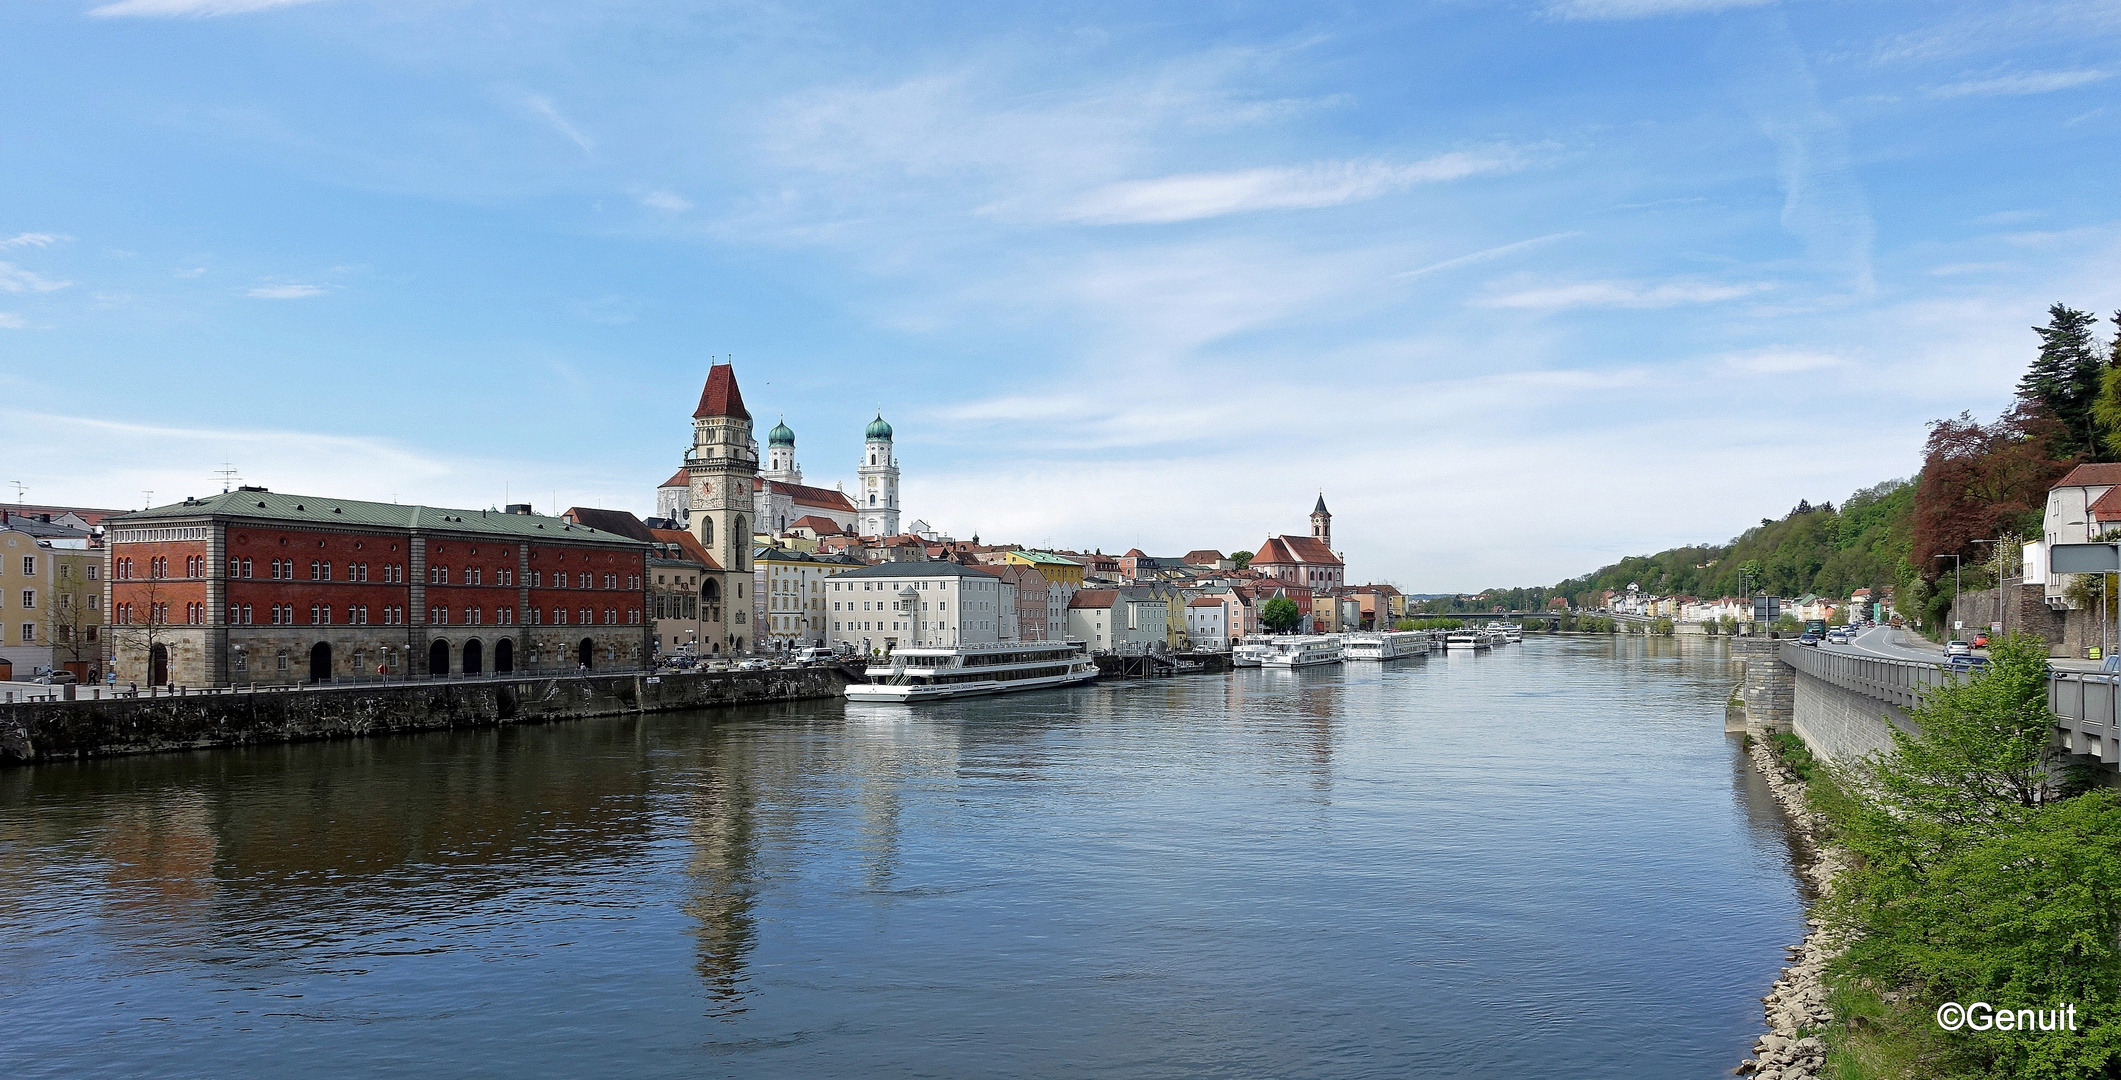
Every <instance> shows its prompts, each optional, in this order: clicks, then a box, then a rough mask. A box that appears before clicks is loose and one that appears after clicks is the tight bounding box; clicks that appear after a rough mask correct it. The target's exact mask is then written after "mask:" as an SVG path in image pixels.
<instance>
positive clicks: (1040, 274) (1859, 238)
mask: <svg viewBox="0 0 2121 1080" xmlns="http://www.w3.org/2000/svg"><path fill="white" fill-rule="evenodd" d="M0 39H4V40H5V41H7V42H8V43H9V45H8V47H7V49H6V55H7V58H8V59H7V62H6V63H5V64H0V103H4V106H5V107H4V108H0V178H4V179H0V429H4V430H6V431H7V432H8V439H7V442H6V444H5V449H4V450H0V484H8V485H10V486H8V487H6V488H0V495H4V496H5V497H6V498H7V499H8V500H9V501H13V500H14V496H15V492H16V489H15V488H14V487H13V486H12V485H13V484H16V483H19V484H20V485H21V498H22V499H25V500H27V501H28V502H32V503H52V504H67V505H87V506H109V507H119V508H125V507H136V506H141V505H146V504H147V502H148V500H150V499H151V500H152V501H153V502H154V503H156V504H160V503H166V502H171V501H175V500H177V499H180V498H182V497H184V496H187V495H204V494H208V493H211V492H215V491H218V490H220V486H221V480H220V479H219V478H217V476H216V470H219V469H221V468H223V466H224V464H226V465H227V466H228V467H230V468H233V469H234V470H235V472H236V474H237V475H239V476H240V477H241V479H242V480H243V481H244V482H247V483H254V484H263V485H266V486H268V487H271V488H273V489H275V490H281V491H294V492H314V493H318V494H334V495H339V496H342V497H348V498H371V499H386V500H387V499H397V500H400V501H405V502H414V501H419V502H427V503H431V504H437V505H444V506H460V507H485V506H494V505H500V504H501V503H503V502H507V501H530V502H533V503H535V504H536V505H537V506H538V507H539V508H540V509H541V510H544V509H551V508H552V507H554V506H557V507H560V508H565V507H567V506H571V505H580V506H601V507H615V508H622V509H630V510H633V511H635V512H636V513H640V514H642V515H644V516H645V515H646V514H648V513H650V512H652V511H653V509H654V489H655V487H656V485H657V484H659V483H661V482H662V481H663V480H664V479H665V478H667V477H668V476H669V475H670V474H671V473H672V472H673V471H674V470H675V469H676V468H677V467H678V464H679V462H680V460H681V458H682V456H683V454H684V451H685V448H686V447H687V446H688V444H689V442H690V417H691V412H692V409H693V407H694V405H695V404H696V403H697V401H698V397H699V392H700V386H701V383H702V382H703V380H704V378H705V375H706V371H707V368H708V366H709V365H710V364H711V363H714V362H715V361H716V360H717V359H730V360H733V362H734V363H735V365H736V371H737V376H738V379H739V381H740V383H741V385H742V388H743V394H744V399H745V401H746V403H747V404H748V405H749V407H750V410H751V412H752V414H753V416H754V418H755V420H756V422H757V426H758V427H759V428H760V429H761V430H763V429H764V428H766V427H769V426H771V425H772V424H773V422H774V421H775V420H776V419H779V418H781V417H784V416H785V418H786V420H787V422H788V424H789V426H790V427H792V428H793V429H794V430H795V431H796V433H797V452H798V458H799V460H800V461H801V463H802V465H803V468H804V471H805V473H806V478H807V479H808V480H809V482H811V483H813V484H821V485H824V486H830V485H831V484H833V483H834V482H845V483H848V484H851V483H852V482H853V479H854V465H855V462H856V459H857V457H858V455H859V453H860V449H861V432H862V428H863V426H864V425H865V424H866V423H867V422H868V420H869V419H870V418H871V416H873V415H875V414H876V412H877V411H878V410H881V411H882V413H883V415H884V416H885V417H886V418H887V419H889V420H890V421H891V422H892V424H893V426H894V427H895V428H896V431H897V448H898V454H899V458H900V462H901V466H902V468H903V470H904V479H903V490H904V520H905V521H906V522H911V521H912V520H913V519H916V518H918V519H922V520H925V521H927V522H929V523H931V524H932V525H933V526H935V527H936V528H939V529H941V530H943V531H945V532H947V533H950V534H951V535H954V536H957V537H959V538H961V539H966V538H970V537H971V536H973V535H975V534H977V535H978V536H979V537H980V538H981V539H982V540H984V541H986V542H989V543H994V542H1012V541H1013V542H1020V543H1025V544H1031V545H1056V546H1067V547H1078V548H1085V549H1087V548H1093V547H1095V548H1102V549H1104V550H1106V551H1124V550H1126V549H1128V548H1130V547H1136V546H1139V547H1141V548H1142V549H1144V550H1146V551H1148V552H1149V553H1151V554H1180V553H1183V552H1186V551H1189V550H1193V549H1197V548H1204V547H1207V548H1218V549H1221V550H1224V551H1232V550H1240V549H1242V550H1250V549H1253V548H1256V547H1257V546H1258V544H1259V542H1260V541H1261V540H1262V539H1264V538H1265V537H1267V536H1268V535H1271V534H1277V533H1284V532H1288V533H1298V534H1302V533H1305V532H1307V531H1308V523H1307V519H1306V515H1307V513H1308V512H1309V510H1310V508H1311V506H1312V503H1313V502H1314V500H1315V499H1317V498H1318V497H1319V495H1320V494H1321V493H1323V495H1324V497H1325V499H1326V502H1327V504H1328V505H1329V506H1330V507H1331V509H1332V511H1333V514H1334V522H1333V526H1334V545H1335V547H1337V548H1339V549H1341V550H1342V551H1343V553H1344V555H1345V557H1346V558H1347V560H1348V563H1349V571H1348V572H1349V580H1351V581H1387V582H1391V583H1393V584H1396V585H1398V586H1400V587H1401V588H1403V589H1407V590H1410V591H1421V592H1444V591H1457V590H1472V589H1478V588H1484V587H1489V586H1498V585H1528V584H1551V583H1553V582H1556V581H1558V580H1560V579H1562V578H1564V577H1568V576H1571V575H1575V574H1580V573H1583V572H1586V571H1589V570H1591V569H1594V568H1596V567H1597V566H1600V565H1602V564H1605V563H1608V562H1611V561H1613V560H1614V559H1616V558H1619V557H1621V556H1624V555H1628V554H1637V553H1646V552H1649V551H1653V550H1657V549H1661V548H1665V547H1670V546H1673V545H1676V544H1682V543H1697V542H1704V541H1708V542H1714V541H1722V540H1726V539H1728V538H1730V537H1731V536H1733V535H1735V534H1737V533H1739V532H1740V531H1742V530H1744V529H1745V528H1746V527H1748V526H1750V525H1754V524H1757V523H1758V521H1759V519H1760V518H1762V517H1779V516H1781V515H1782V514H1784V513H1786V512H1787V511H1788V509H1789V508H1790V507H1791V506H1793V505H1795V504H1796V503H1797V502H1798V500H1800V499H1809V500H1811V501H1813V502H1818V501H1820V500H1823V499H1824V500H1833V501H1837V502H1838V501H1839V500H1841V499H1842V498H1844V497H1846V496H1847V495H1848V494H1849V493H1850V492H1852V491H1854V490H1857V489H1859V488H1863V487H1867V486H1869V485H1871V484H1874V483H1877V482H1879V481H1881V480H1886V479H1890V478H1895V477H1904V476H1908V475H1911V474H1912V473H1914V472H1915V470H1916V469H1917V467H1918V466H1919V463H1920V450H1921V444H1922V440H1923V436H1924V425H1925V424H1926V423H1927V422H1928V421H1930V420H1933V419H1936V418H1939V417H1945V416H1951V415H1955V414H1957V413H1959V412H1960V411H1962V410H1971V411H1972V412H1973V413H1974V414H1975V415H1976V416H1980V417H1987V416H1992V415H1993V414H1995V413H1996V412H1997V411H1999V410H2000V409H2002V408H2003V407H2004V406H2005V405H2006V404H2007V403H2008V401H2009V398H2010V395H2011V391H2012V388H2013V387H2014V385H2015V383H2016V381H2017V379H2018V377H2019V375H2020V374H2021V373H2022V371H2023V370H2024V367H2025V364H2026V362H2027V360H2028V359H2029V358H2030V357H2031V355H2032V353H2033V348H2034V337H2033V335H2032V333H2031V331H2030V330H2029V329H2028V328H2029V327H2030V326H2032V325H2034V324H2036V323H2040V322H2044V321H2045V315H2044V312H2045V310H2046V308H2047V307H2048V305H2050V304H2052V303H2055V302H2058V301H2060V302H2066V303H2069V304H2071V305H2072V306H2075V307H2080V308H2090V309H2095V310H2098V311H2101V312H2111V311H2113V310H2114V309H2116V308H2121V59H2117V57H2121V48H2117V46H2121V2H2116V0H2103V2H2057V3H2012V2H1988V3H1967V4H1953V3H1888V2H1878V3H1870V2H1860V0H1838V2H1824V0H1821V2H1775V0H1524V2H1520V3H1492V4H1477V3H1454V2H1432V3H1421V2H1409V3H1404V4H1377V5H1353V4H1348V5H1323V4H1320V5H1305V4H1299V3H1287V2H1283V3H1271V4H1269V3H1261V4H1246V3H1212V2H1200V0H1191V2H1186V3H1177V4H1158V3H1149V2H1142V0H1130V2H1128V3H1115V4H1109V5H1101V4H1094V3H1090V4H1045V5H995V4H962V5H956V4H913V3H899V4H888V3H866V4H809V5H779V4H738V3H729V4H714V3H709V4H688V3H683V2H680V0H654V2H640V3H635V2H630V0H605V2H600V3H582V2H580V0H574V2H567V3H542V2H539V0H506V2H487V0H110V2H99V0H16V2H14V3H10V4H7V5H4V6H0ZM150 493H152V494H150Z"/></svg>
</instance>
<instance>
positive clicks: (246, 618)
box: [243, 604, 251, 626]
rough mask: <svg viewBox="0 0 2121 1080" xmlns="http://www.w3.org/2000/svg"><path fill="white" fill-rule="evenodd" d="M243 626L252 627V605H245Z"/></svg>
mask: <svg viewBox="0 0 2121 1080" xmlns="http://www.w3.org/2000/svg"><path fill="white" fill-rule="evenodd" d="M243 625H245V626H249V625H251V622H250V605H249V604H245V605H243Z"/></svg>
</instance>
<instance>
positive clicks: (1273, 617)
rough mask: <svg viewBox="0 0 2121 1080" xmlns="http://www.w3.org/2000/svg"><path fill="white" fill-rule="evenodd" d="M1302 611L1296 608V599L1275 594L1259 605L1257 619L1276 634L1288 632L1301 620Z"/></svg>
mask: <svg viewBox="0 0 2121 1080" xmlns="http://www.w3.org/2000/svg"><path fill="white" fill-rule="evenodd" d="M1303 617H1304V616H1303V612H1301V611H1298V610H1297V608H1296V601H1294V600H1291V599H1289V598H1288V597H1286V596H1277V597H1275V598H1274V599H1272V600H1269V601H1267V602H1266V603H1264V604H1261V605H1260V606H1259V621H1260V622H1262V623H1264V624H1266V627H1267V629H1269V630H1272V631H1274V632H1275V633H1277V634H1285V633H1288V632H1289V630H1290V628H1292V627H1294V626H1295V625H1296V624H1297V623H1299V622H1302V621H1303Z"/></svg>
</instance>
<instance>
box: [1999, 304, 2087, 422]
mask: <svg viewBox="0 0 2121 1080" xmlns="http://www.w3.org/2000/svg"><path fill="white" fill-rule="evenodd" d="M2047 316H2048V322H2047V325H2046V326H2036V327H2033V333H2035V334H2038V335H2040V355H2039V356H2037V357H2035V358H2034V359H2033V363H2032V366H2031V367H2030V368H2028V369H2027V370H2026V372H2025V377H2024V378H2023V379H2020V380H2019V381H2018V396H2019V397H2021V398H2026V399H2028V400H2032V401H2038V402H2040V403H2041V404H2042V405H2045V406H2046V407H2047V409H2048V411H2049V412H2051V413H2053V414H2054V416H2055V419H2057V420H2060V421H2062V425H2063V428H2064V429H2065V432H2066V434H2064V436H2063V438H2062V440H2061V445H2059V446H2057V447H2056V450H2057V452H2058V453H2060V454H2063V455H2069V454H2076V453H2090V454H2093V455H2095V456H2096V455H2098V453H2099V451H2100V448H2101V447H2100V444H2101V440H2100V438H2099V425H2098V423H2097V422H2096V421H2095V420H2094V418H2093V415H2092V409H2093V405H2094V403H2095V402H2096V401H2097V400H2098V398H2099V397H2100V391H2101V390H2102V389H2103V385H2102V384H2103V380H2104V376H2105V374H2106V364H2105V362H2104V359H2103V358H2102V357H2101V356H2100V355H2099V353H2100V350H2099V348H2098V346H2097V344H2096V343H2095V340H2094V338H2093V337H2092V332H2093V330H2094V328H2096V327H2097V325H2098V320H2097V319H2096V318H2095V317H2094V316H2093V315H2092V314H2091V312H2088V311H2078V310H2076V309H2075V308H2072V307H2070V306H2068V305H2067V304H2056V305H2054V306H2053V307H2050V308H2048V309H2047Z"/></svg>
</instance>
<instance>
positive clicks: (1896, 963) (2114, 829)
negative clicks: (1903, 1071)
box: [1814, 635, 2121, 1080]
mask: <svg viewBox="0 0 2121 1080" xmlns="http://www.w3.org/2000/svg"><path fill="white" fill-rule="evenodd" d="M1989 655H1990V659H1991V662H1992V664H1993V666H1992V667H1990V668H1989V669H1988V670H1987V671H1986V672H1982V673H1978V674H1976V675H1974V676H1973V677H1972V678H1971V679H1966V680H1961V681H1957V682H1954V683H1952V684H1949V685H1946V686H1943V687H1940V688H1938V689H1936V690H1934V691H1932V692H1931V693H1930V694H1929V695H1928V697H1927V698H1926V699H1925V701H1924V703H1923V704H1922V705H1921V706H1920V707H1918V708H1917V709H1915V710H1914V711H1913V714H1912V715H1913V719H1914V720H1915V721H1916V723H1917V725H1919V728H1920V733H1919V734H1908V733H1906V732H1904V731H1900V730H1897V729H1896V730H1894V731H1893V732H1892V737H1893V748H1892V750H1891V751H1889V752H1887V753H1885V754H1883V755H1880V756H1877V757H1874V758H1872V759H1871V760H1869V761H1868V762H1865V763H1863V764H1861V765H1859V766H1856V767H1853V768H1851V769H1849V770H1846V771H1845V772H1842V773H1840V775H1838V776H1837V777H1836V778H1835V782H1834V783H1831V784H1825V785H1818V786H1816V787H1815V788H1814V793H1815V801H1816V802H1818V803H1819V804H1820V805H1821V806H1822V808H1823V809H1825V810H1827V811H1828V812H1829V814H1830V815H1831V816H1832V817H1833V818H1834V820H1835V822H1836V824H1837V826H1838V828H1839V831H1840V834H1841V839H1842V840H1843V841H1844V842H1845V843H1846V844H1847V845H1848V846H1849V848H1850V849H1851V850H1852V851H1853V852H1854V853H1855V854H1856V855H1858V856H1859V858H1857V859H1856V860H1854V864H1853V866H1852V867H1851V869H1849V870H1848V871H1847V872H1846V873H1845V874H1844V876H1843V877H1842V879H1841V882H1840V884H1839V885H1838V886H1837V888H1836V891H1835V893H1834V895H1833V897H1832V899H1831V901H1830V902H1829V904H1828V906H1827V909H1826V910H1827V912H1828V914H1829V915H1830V917H1832V918H1833V919H1834V920H1835V921H1836V922H1837V923H1838V924H1839V925H1840V926H1841V928H1842V929H1843V930H1844V931H1846V932H1847V933H1848V934H1849V935H1850V945H1849V948H1848V951H1847V952H1846V953H1845V954H1843V956H1842V957H1841V958H1840V959H1839V960H1838V961H1836V967H1835V975H1836V977H1837V978H1839V979H1845V980H1853V981H1854V982H1855V983H1856V984H1858V985H1859V986H1861V987H1863V988H1866V989H1867V990H1868V991H1869V992H1870V993H1871V994H1883V993H1886V992H1898V993H1901V994H1904V995H1907V996H1908V997H1909V998H1910V1001H1909V1007H1907V1008H1905V1009H1903V1010H1901V1011H1900V1012H1899V1013H1898V1014H1897V1021H1898V1023H1899V1024H1900V1026H1901V1028H1902V1031H1901V1035H1902V1036H1904V1037H1905V1038H1906V1039H1908V1040H1909V1041H1911V1042H1913V1043H1915V1044H1918V1045H1920V1046H1921V1047H1922V1048H1923V1051H1922V1052H1923V1056H1924V1057H1925V1059H1926V1060H1925V1061H1924V1062H1923V1063H1922V1066H1923V1067H1922V1070H1921V1073H1920V1075H1924V1076H1937V1077H1976V1076H1979V1077H2039V1078H2043V1080H2047V1078H2053V1080H2061V1078H2075V1077H2085V1078H2089V1077H2099V1076H2111V1075H2114V1072H2113V1071H2109V1070H2121V994H2117V986H2121V947H2117V934H2121V797H2117V796H2116V794H2115V793H2114V792H2112V791H2111V790H2108V789H2103V788H2100V789H2087V786H2086V785H2085V784H2084V783H2083V780H2082V778H2081V777H2080V776H2078V775H2076V774H2075V772H2074V771H2073V770H2072V769H2071V768H2069V767H2066V766H2058V765H2057V764H2056V759H2055V756H2054V752H2053V751H2052V750H2051V749H2050V747H2049V740H2050V733H2051V732H2052V731H2053V724H2054V717H2053V715H2052V714H2051V713H2050V712H2049V711H2048V700H2047V646H2046V644H2045V643H2044V642H2041V641H2039V640H2038V639H2035V638H2031V637H2025V636H2017V635H2013V636H2011V637H2008V638H2005V639H2004V640H2003V641H2001V642H1999V643H1997V645H1996V646H1994V647H1993V648H1992V649H1991V650H1990V654H1989ZM1947 1001H1958V1002H1961V1003H1968V1002H1974V1001H1986V1002H1989V1003H1991V1004H1992V1005H1994V1006H1995V1007H1997V1008H1999V1009H2001V1008H2005V1007H2011V1008H2016V1007H2026V1008H2051V1007H2053V1005H2054V1003H2056V1002H2074V1003H2076V1005H2077V1006H2078V1010H2079V1030H2078V1031H2077V1032H2074V1033H2071V1032H2051V1031H2050V1032H2042V1031H2032V1032H2024V1031H1991V1032H1985V1033H1984V1032H1972V1031H1968V1032H1962V1033H1959V1034H1956V1035H1951V1036H1943V1035H1941V1034H1940V1033H1939V1032H1938V1031H1937V1029H1936V1027H1935V1021H1934V1020H1933V1019H1932V1013H1931V1012H1930V1010H1933V1009H1935V1008H1936V1007H1937V1006H1938V1005H1940V1004H1942V1003H1944V1002H1947ZM1867 1019H1871V1020H1873V1021H1875V1018H1867ZM1841 1037H1843V1038H1861V1037H1862V1036H1861V1035H1860V1034H1854V1033H1844V1034H1843V1035H1842V1036H1841Z"/></svg>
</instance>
